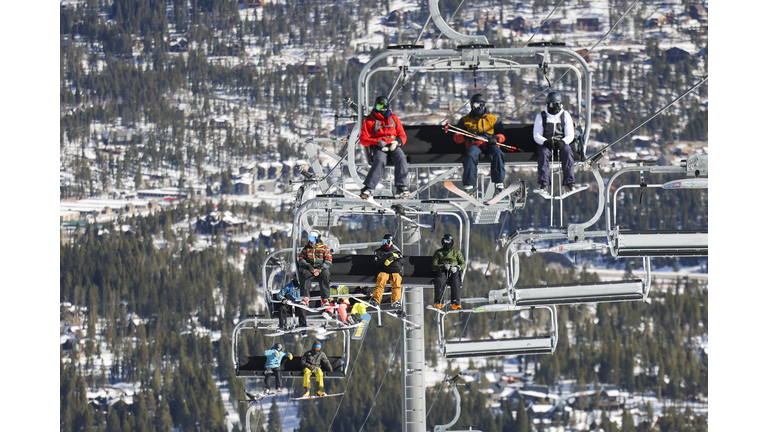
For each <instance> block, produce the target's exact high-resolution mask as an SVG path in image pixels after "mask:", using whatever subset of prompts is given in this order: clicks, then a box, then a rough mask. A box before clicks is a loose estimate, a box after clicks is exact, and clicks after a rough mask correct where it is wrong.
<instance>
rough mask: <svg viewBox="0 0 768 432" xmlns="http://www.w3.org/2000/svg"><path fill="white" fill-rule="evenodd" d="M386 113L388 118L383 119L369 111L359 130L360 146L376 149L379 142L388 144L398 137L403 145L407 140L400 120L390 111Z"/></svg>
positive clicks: (381, 116)
mask: <svg viewBox="0 0 768 432" xmlns="http://www.w3.org/2000/svg"><path fill="white" fill-rule="evenodd" d="M388 113H389V116H388V117H386V118H385V117H384V116H383V115H381V114H379V113H377V112H376V111H371V114H370V115H369V116H368V117H366V118H365V121H364V122H363V126H362V128H361V129H360V144H362V145H363V146H364V147H376V146H377V145H378V143H379V141H384V142H385V143H387V144H389V143H391V142H392V141H394V140H395V138H397V137H400V139H401V140H402V141H403V144H405V140H406V139H407V138H406V136H405V130H404V129H403V124H402V123H400V119H399V118H397V116H396V115H394V114H393V113H392V112H391V111H388Z"/></svg>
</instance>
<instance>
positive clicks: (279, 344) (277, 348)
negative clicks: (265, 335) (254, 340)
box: [272, 342, 283, 351]
mask: <svg viewBox="0 0 768 432" xmlns="http://www.w3.org/2000/svg"><path fill="white" fill-rule="evenodd" d="M272 349H276V350H278V351H282V350H283V344H281V343H280V342H278V343H276V344H275V346H273V347H272Z"/></svg>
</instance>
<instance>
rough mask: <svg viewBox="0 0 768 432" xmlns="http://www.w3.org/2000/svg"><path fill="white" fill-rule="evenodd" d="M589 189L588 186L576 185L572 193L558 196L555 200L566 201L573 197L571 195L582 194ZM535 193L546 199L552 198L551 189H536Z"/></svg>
mask: <svg viewBox="0 0 768 432" xmlns="http://www.w3.org/2000/svg"><path fill="white" fill-rule="evenodd" d="M588 187H589V186H588V185H574V186H573V189H571V191H570V192H567V193H564V194H562V195H558V196H556V197H554V198H555V199H556V200H557V199H560V200H561V199H565V198H567V197H569V196H571V195H573V194H575V193H578V192H581V191H583V190H585V189H587V188H588ZM533 193H537V194H539V195H541V196H543V197H544V198H546V199H550V198H552V195H551V194H550V193H549V189H539V188H536V189H534V190H533Z"/></svg>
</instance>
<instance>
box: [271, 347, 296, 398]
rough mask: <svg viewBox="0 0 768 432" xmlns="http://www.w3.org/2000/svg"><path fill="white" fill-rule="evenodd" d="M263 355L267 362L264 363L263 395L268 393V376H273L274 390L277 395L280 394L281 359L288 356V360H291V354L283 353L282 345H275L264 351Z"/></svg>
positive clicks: (281, 377)
mask: <svg viewBox="0 0 768 432" xmlns="http://www.w3.org/2000/svg"><path fill="white" fill-rule="evenodd" d="M264 355H265V356H267V361H266V363H264V394H267V393H269V376H270V375H274V376H275V389H277V394H280V393H281V392H282V390H281V386H280V381H281V380H282V379H283V375H282V373H281V372H280V369H281V366H280V362H281V361H282V360H283V357H285V356H288V360H293V354H291V353H284V352H283V344H281V343H279V342H278V343H276V344H275V346H273V347H272V348H271V349H268V350H265V351H264Z"/></svg>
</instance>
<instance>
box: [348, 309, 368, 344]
mask: <svg viewBox="0 0 768 432" xmlns="http://www.w3.org/2000/svg"><path fill="white" fill-rule="evenodd" d="M370 323H371V315H369V314H363V316H361V317H360V323H359V324H362V325H361V326H358V327H357V329H355V332H354V333H352V339H353V340H362V339H363V338H364V337H365V333H366V332H367V331H368V324H370Z"/></svg>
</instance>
